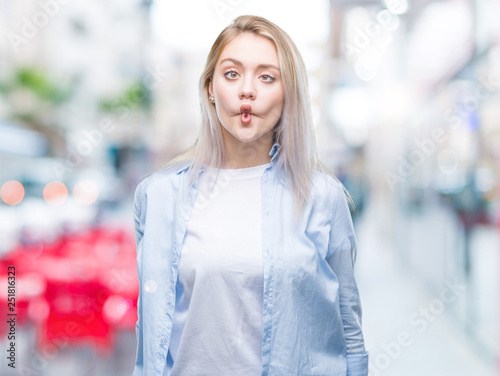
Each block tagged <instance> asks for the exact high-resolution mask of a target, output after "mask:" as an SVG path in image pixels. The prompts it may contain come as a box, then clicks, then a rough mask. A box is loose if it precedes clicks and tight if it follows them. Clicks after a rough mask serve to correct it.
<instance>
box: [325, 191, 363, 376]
mask: <svg viewBox="0 0 500 376" xmlns="http://www.w3.org/2000/svg"><path fill="white" fill-rule="evenodd" d="M335 190H336V193H335V195H336V197H335V202H334V204H333V213H332V220H331V228H330V238H329V245H328V258H327V261H328V264H329V265H330V267H331V268H332V270H333V271H334V273H335V275H336V276H337V279H338V282H339V302H340V313H341V315H342V323H343V326H344V336H345V341H346V349H347V357H346V358H347V359H346V360H347V376H367V375H368V352H367V351H366V350H365V345H364V338H363V331H362V325H361V318H362V307H361V301H360V298H359V292H358V287H357V284H356V280H355V278H354V264H355V262H356V236H355V234H354V228H353V224H352V218H351V213H350V212H349V206H348V204H347V199H346V197H345V194H344V191H343V188H342V186H340V185H339V186H338V189H335Z"/></svg>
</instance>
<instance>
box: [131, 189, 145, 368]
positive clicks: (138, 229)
mask: <svg viewBox="0 0 500 376" xmlns="http://www.w3.org/2000/svg"><path fill="white" fill-rule="evenodd" d="M143 185H144V183H143V182H141V183H139V185H138V186H137V188H136V190H135V193H134V229H135V246H136V252H137V276H138V279H139V296H138V298H137V322H136V325H135V334H136V339H137V351H136V359H135V365H134V371H133V374H132V376H142V375H143V368H144V360H143V326H142V325H143V324H142V303H141V297H142V285H143V284H142V267H141V265H142V262H141V260H142V251H141V249H142V248H141V247H140V243H141V240H142V237H143V235H144V214H145V213H144V209H143V206H144V201H145V196H144V193H143Z"/></svg>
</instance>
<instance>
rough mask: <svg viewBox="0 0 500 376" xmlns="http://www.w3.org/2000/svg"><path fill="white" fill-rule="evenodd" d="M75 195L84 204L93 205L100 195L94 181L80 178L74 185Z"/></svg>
mask: <svg viewBox="0 0 500 376" xmlns="http://www.w3.org/2000/svg"><path fill="white" fill-rule="evenodd" d="M73 197H74V198H75V200H76V201H77V202H78V203H80V204H82V205H92V204H94V203H95V202H96V201H97V198H98V197H99V189H98V188H97V185H96V184H95V183H94V182H93V181H90V180H80V181H79V182H78V183H76V184H75V186H74V187H73Z"/></svg>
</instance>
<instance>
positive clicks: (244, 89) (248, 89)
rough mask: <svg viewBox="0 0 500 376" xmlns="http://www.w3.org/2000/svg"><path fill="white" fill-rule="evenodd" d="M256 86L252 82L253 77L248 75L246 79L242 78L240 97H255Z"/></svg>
mask: <svg viewBox="0 0 500 376" xmlns="http://www.w3.org/2000/svg"><path fill="white" fill-rule="evenodd" d="M255 95H256V92H255V87H254V86H253V83H252V82H251V78H250V77H247V78H246V79H244V80H241V87H240V99H255Z"/></svg>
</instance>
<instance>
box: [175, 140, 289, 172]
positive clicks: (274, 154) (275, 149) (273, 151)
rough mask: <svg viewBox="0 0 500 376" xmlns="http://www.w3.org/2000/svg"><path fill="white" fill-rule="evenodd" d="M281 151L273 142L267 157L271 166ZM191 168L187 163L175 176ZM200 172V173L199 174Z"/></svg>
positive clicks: (277, 144) (278, 145)
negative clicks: (269, 158) (269, 157)
mask: <svg viewBox="0 0 500 376" xmlns="http://www.w3.org/2000/svg"><path fill="white" fill-rule="evenodd" d="M280 149H281V145H280V144H279V143H278V142H275V143H274V144H273V146H272V147H271V150H270V151H269V155H270V156H272V158H271V165H272V164H273V162H274V159H275V158H276V157H277V156H278V153H279V151H280ZM190 166H191V163H190V162H189V163H188V164H187V165H185V164H184V163H183V164H182V165H181V166H180V167H179V168H178V169H177V172H176V174H177V175H178V174H179V173H181V172H182V171H185V170H187V169H188V168H189V167H190ZM203 170H204V168H203V167H202V168H201V171H203ZM201 171H200V172H201Z"/></svg>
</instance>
